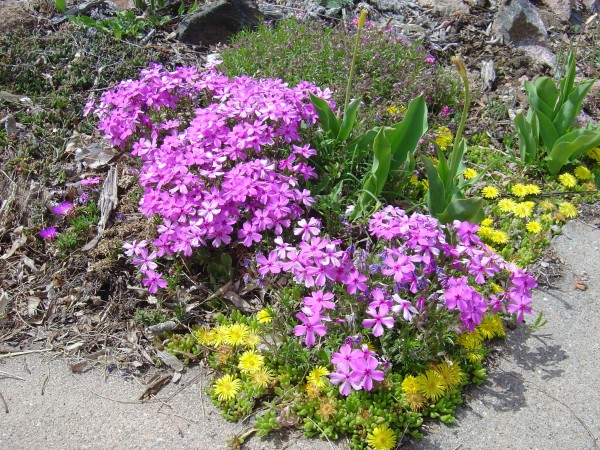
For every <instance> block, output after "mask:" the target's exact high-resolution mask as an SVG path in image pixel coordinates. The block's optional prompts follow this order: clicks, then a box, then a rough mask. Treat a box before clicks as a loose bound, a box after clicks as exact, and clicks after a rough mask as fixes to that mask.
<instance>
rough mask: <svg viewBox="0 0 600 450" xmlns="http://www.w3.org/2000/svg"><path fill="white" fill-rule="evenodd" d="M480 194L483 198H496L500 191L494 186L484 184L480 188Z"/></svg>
mask: <svg viewBox="0 0 600 450" xmlns="http://www.w3.org/2000/svg"><path fill="white" fill-rule="evenodd" d="M481 195H483V198H487V199H494V198H498V196H499V195H500V191H499V190H498V188H497V187H495V186H485V187H484V188H483V189H481Z"/></svg>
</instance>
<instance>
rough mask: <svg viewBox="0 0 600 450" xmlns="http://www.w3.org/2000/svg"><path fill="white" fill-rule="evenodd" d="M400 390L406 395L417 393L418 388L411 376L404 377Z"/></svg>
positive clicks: (415, 380)
mask: <svg viewBox="0 0 600 450" xmlns="http://www.w3.org/2000/svg"><path fill="white" fill-rule="evenodd" d="M402 390H403V391H404V392H406V393H409V394H410V393H411V392H417V391H418V390H419V386H417V379H416V378H415V377H413V376H412V375H406V376H405V377H404V380H402Z"/></svg>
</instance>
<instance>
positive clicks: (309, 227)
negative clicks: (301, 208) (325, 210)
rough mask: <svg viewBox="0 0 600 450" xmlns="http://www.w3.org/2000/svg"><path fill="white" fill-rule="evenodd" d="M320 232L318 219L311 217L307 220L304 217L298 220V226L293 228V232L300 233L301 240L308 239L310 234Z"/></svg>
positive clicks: (315, 234) (313, 234) (314, 234)
mask: <svg viewBox="0 0 600 450" xmlns="http://www.w3.org/2000/svg"><path fill="white" fill-rule="evenodd" d="M320 233H321V224H320V222H319V220H318V219H315V218H314V217H311V218H310V219H309V221H308V222H307V221H306V219H302V220H299V221H298V226H297V227H296V228H294V234H295V235H296V236H297V235H299V234H301V235H302V236H301V237H302V240H303V241H308V240H309V239H310V238H311V236H318V235H319V234H320Z"/></svg>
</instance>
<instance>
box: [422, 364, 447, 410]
mask: <svg viewBox="0 0 600 450" xmlns="http://www.w3.org/2000/svg"><path fill="white" fill-rule="evenodd" d="M417 386H418V388H419V392H420V393H421V394H423V395H424V396H425V397H427V398H428V399H429V400H433V401H434V402H435V401H436V400H437V399H438V398H440V397H441V396H442V395H444V392H446V387H447V386H446V382H445V381H444V379H443V378H442V376H441V375H440V374H439V373H437V372H436V371H435V370H428V371H426V372H425V373H422V374H420V375H419V376H418V377H417Z"/></svg>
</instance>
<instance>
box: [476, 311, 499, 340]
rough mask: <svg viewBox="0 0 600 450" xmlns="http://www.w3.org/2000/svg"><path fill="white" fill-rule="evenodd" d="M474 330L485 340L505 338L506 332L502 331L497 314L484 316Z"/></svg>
mask: <svg viewBox="0 0 600 450" xmlns="http://www.w3.org/2000/svg"><path fill="white" fill-rule="evenodd" d="M475 329H476V330H477V332H478V333H479V334H480V335H481V336H483V337H484V338H486V339H492V338H495V337H505V336H506V330H505V329H504V324H503V323H502V319H501V318H500V316H498V315H497V314H486V315H485V316H484V317H483V320H482V321H481V323H480V324H479V325H477V327H476V328H475Z"/></svg>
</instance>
